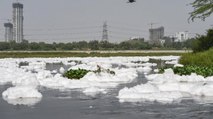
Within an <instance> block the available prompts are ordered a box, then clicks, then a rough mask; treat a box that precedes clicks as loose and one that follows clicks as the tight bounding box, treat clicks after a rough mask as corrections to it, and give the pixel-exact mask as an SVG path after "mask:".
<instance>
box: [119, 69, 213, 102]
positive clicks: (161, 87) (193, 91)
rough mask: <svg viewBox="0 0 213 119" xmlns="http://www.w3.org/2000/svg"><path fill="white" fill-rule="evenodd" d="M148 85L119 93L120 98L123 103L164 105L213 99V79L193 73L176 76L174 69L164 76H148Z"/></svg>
mask: <svg viewBox="0 0 213 119" xmlns="http://www.w3.org/2000/svg"><path fill="white" fill-rule="evenodd" d="M146 77H147V79H148V82H147V83H146V84H141V85H137V86H134V87H131V88H124V89H121V90H120V91H119V94H118V98H119V100H120V101H121V102H134V101H139V102H143V101H157V102H164V103H172V102H178V101H180V100H181V99H184V98H192V99H193V97H195V96H198V97H200V99H201V98H202V97H213V93H212V92H213V77H207V78H204V77H203V76H200V75H197V74H194V73H192V74H191V75H188V76H180V75H176V74H174V72H173V71H172V69H167V70H165V73H163V74H151V75H147V76H146ZM196 101H198V100H196Z"/></svg>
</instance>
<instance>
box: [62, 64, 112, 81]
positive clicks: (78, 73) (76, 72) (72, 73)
mask: <svg viewBox="0 0 213 119" xmlns="http://www.w3.org/2000/svg"><path fill="white" fill-rule="evenodd" d="M97 68H98V69H97V70H95V71H91V70H86V69H80V68H78V69H70V70H68V71H67V72H65V73H64V75H63V76H64V77H67V78H68V79H80V78H83V77H84V76H85V75H86V74H87V73H88V72H94V73H101V72H106V73H109V74H111V75H115V72H114V71H112V70H110V69H104V68H102V67H100V66H99V65H97Z"/></svg>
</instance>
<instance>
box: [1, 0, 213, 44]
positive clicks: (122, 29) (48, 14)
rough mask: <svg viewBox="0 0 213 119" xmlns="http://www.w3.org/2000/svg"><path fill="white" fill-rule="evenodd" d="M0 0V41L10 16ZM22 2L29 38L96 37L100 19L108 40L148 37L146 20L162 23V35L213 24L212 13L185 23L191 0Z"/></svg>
mask: <svg viewBox="0 0 213 119" xmlns="http://www.w3.org/2000/svg"><path fill="white" fill-rule="evenodd" d="M15 1H16V0H0V41H3V39H4V26H3V23H4V22H6V20H5V19H8V18H9V19H11V18H12V3H13V2H15ZM19 1H20V2H21V3H23V4H24V35H25V39H27V40H29V41H45V42H69V41H71V42H72V41H79V40H100V39H101V35H102V25H103V22H104V21H107V24H108V30H109V32H108V34H109V41H111V42H119V41H123V40H127V39H128V38H130V37H138V36H139V37H144V38H145V39H148V37H149V32H148V29H149V28H150V23H151V22H153V23H156V24H154V25H153V27H159V26H164V27H165V35H174V34H175V32H179V31H188V32H189V33H190V35H191V36H194V35H195V33H199V34H203V33H205V31H206V29H208V28H210V27H211V25H213V16H211V17H209V18H207V19H206V21H205V22H203V21H201V20H196V21H195V22H191V23H188V21H187V19H188V17H189V14H188V13H189V12H190V11H192V10H193V9H192V7H191V6H189V5H187V4H189V3H190V2H192V1H193V0H137V2H136V3H133V4H128V3H126V1H127V0H19Z"/></svg>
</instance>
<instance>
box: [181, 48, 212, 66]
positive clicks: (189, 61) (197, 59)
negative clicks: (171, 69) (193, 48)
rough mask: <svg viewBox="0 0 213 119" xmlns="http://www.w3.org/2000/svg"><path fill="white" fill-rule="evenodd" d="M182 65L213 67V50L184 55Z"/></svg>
mask: <svg viewBox="0 0 213 119" xmlns="http://www.w3.org/2000/svg"><path fill="white" fill-rule="evenodd" d="M180 63H181V64H183V65H196V66H205V67H209V66H213V48H212V49H210V50H208V51H205V52H200V53H187V54H184V55H183V56H182V57H181V59H180Z"/></svg>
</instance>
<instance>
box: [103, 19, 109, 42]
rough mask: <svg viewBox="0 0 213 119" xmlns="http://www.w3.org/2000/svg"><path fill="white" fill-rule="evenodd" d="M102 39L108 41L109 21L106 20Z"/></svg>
mask: <svg viewBox="0 0 213 119" xmlns="http://www.w3.org/2000/svg"><path fill="white" fill-rule="evenodd" d="M102 40H103V41H104V40H106V41H108V30H107V22H104V25H103V34H102Z"/></svg>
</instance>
